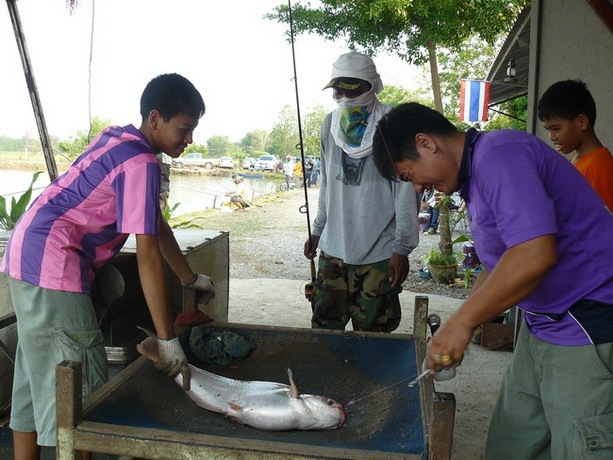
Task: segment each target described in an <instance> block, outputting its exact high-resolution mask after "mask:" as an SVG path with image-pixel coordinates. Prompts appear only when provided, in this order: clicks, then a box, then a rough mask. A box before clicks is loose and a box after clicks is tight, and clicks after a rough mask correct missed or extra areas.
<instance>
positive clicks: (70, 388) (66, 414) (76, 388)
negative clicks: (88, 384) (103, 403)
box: [55, 361, 83, 460]
mask: <svg viewBox="0 0 613 460" xmlns="http://www.w3.org/2000/svg"><path fill="white" fill-rule="evenodd" d="M81 378H82V377H81V363H79V362H76V361H62V362H61V363H60V364H58V365H57V366H56V368H55V403H56V428H57V444H56V448H55V453H56V458H57V459H58V460H82V453H81V451H77V450H75V438H74V429H75V428H76V426H77V423H79V422H80V421H81V419H82V417H83V398H82V390H81Z"/></svg>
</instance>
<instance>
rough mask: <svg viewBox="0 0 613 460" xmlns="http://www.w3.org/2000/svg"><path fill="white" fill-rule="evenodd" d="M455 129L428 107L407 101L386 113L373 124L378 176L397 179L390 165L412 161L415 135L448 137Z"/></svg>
mask: <svg viewBox="0 0 613 460" xmlns="http://www.w3.org/2000/svg"><path fill="white" fill-rule="evenodd" d="M455 132H457V128H456V127H455V126H454V125H453V124H451V122H450V121H449V120H447V119H446V118H445V117H444V116H443V115H441V114H440V113H439V112H437V111H436V110H434V109H431V108H430V107H426V106H425V105H421V104H418V103H417V102H409V103H407V104H400V105H398V106H397V107H395V108H393V109H392V110H390V111H389V112H388V113H387V114H386V115H384V116H383V118H382V119H381V120H380V121H379V124H378V125H377V130H376V131H375V136H374V139H373V148H372V151H373V160H374V162H375V166H376V167H377V169H378V170H379V172H380V173H381V175H382V176H383V177H385V178H387V179H390V180H398V178H397V176H396V169H395V167H394V163H397V162H399V161H402V160H415V159H417V158H418V157H419V154H418V153H417V149H416V148H415V136H416V135H417V134H418V133H424V134H437V135H440V136H450V135H452V134H453V133H455Z"/></svg>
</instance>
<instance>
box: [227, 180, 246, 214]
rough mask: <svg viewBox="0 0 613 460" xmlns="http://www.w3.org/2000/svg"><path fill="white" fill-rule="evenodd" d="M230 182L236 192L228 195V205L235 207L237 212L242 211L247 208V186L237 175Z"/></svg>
mask: <svg viewBox="0 0 613 460" xmlns="http://www.w3.org/2000/svg"><path fill="white" fill-rule="evenodd" d="M232 180H233V181H234V183H235V184H236V190H235V191H234V192H233V193H231V194H230V203H232V204H233V205H234V206H236V210H237V211H244V210H245V208H248V207H249V206H250V205H249V202H248V201H247V200H246V199H245V196H246V195H247V192H248V191H247V186H246V185H245V182H244V181H243V178H242V177H241V176H239V175H238V174H236V175H234V176H233V178H232Z"/></svg>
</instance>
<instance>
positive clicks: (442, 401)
mask: <svg viewBox="0 0 613 460" xmlns="http://www.w3.org/2000/svg"><path fill="white" fill-rule="evenodd" d="M454 423H455V396H454V395H453V393H436V394H435V397H434V401H433V402H432V425H431V426H430V443H429V445H428V451H429V455H428V458H431V459H433V460H443V459H450V458H451V448H452V447H453V425H454ZM433 440H436V441H435V442H433Z"/></svg>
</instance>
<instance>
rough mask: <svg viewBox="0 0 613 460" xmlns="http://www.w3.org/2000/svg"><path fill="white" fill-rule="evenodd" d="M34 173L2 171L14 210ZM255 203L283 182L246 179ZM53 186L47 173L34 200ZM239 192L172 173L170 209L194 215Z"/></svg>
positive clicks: (223, 182) (219, 181)
mask: <svg viewBox="0 0 613 460" xmlns="http://www.w3.org/2000/svg"><path fill="white" fill-rule="evenodd" d="M33 174H34V172H33V171H14V170H2V169H0V195H2V196H3V197H5V198H6V201H7V206H8V207H10V201H11V197H12V196H14V197H15V199H16V200H18V199H19V197H20V196H21V195H22V194H23V192H25V191H26V189H27V188H28V186H29V185H30V182H31V181H32V176H33ZM244 181H245V184H246V186H247V187H246V188H247V190H248V193H249V196H247V197H245V198H246V199H247V200H249V201H251V200H253V198H255V197H257V196H260V195H266V194H268V193H273V192H275V191H276V190H277V189H278V187H279V184H280V181H277V182H275V181H271V180H267V179H264V178H249V177H248V176H246V177H245V179H244ZM47 185H49V175H48V174H47V173H46V172H44V173H43V174H41V175H40V176H38V179H37V181H36V182H35V183H34V189H33V192H32V199H34V198H36V197H37V196H38V195H39V194H40V193H41V192H42V191H43V189H44V188H45V187H46V186H47ZM235 189H236V185H235V184H234V182H233V181H232V179H231V178H230V177H215V176H208V175H207V176H205V175H198V174H179V173H171V176H170V206H171V207H172V206H174V205H175V204H178V206H177V209H176V210H175V211H174V213H173V215H175V216H178V215H181V214H187V213H190V212H196V211H202V210H204V209H208V208H212V207H214V206H215V207H219V206H220V203H221V201H222V200H224V198H225V196H226V194H227V193H229V192H232V191H234V190H235Z"/></svg>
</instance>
